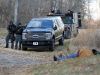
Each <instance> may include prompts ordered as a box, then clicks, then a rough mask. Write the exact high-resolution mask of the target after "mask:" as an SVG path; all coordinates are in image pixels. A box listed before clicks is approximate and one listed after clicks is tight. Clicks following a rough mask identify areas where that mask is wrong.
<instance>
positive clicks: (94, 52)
mask: <svg viewBox="0 0 100 75" xmlns="http://www.w3.org/2000/svg"><path fill="white" fill-rule="evenodd" d="M99 54H100V52H99V51H97V50H95V49H92V50H86V49H80V50H79V51H78V52H76V53H74V54H72V55H69V56H66V57H62V54H60V55H59V58H57V57H56V56H55V55H54V56H53V59H54V61H59V60H65V59H70V58H77V57H83V56H90V55H99Z"/></svg>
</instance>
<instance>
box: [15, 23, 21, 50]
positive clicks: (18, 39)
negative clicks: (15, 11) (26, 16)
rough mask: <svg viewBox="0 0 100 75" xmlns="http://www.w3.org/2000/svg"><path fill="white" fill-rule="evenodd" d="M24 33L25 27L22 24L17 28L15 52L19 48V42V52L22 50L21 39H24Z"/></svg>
mask: <svg viewBox="0 0 100 75" xmlns="http://www.w3.org/2000/svg"><path fill="white" fill-rule="evenodd" d="M22 32H23V27H22V25H21V23H19V24H18V26H17V27H16V32H15V34H16V39H15V50H17V48H18V42H19V48H18V49H19V50H21V39H22Z"/></svg>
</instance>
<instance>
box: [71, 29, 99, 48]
mask: <svg viewBox="0 0 100 75" xmlns="http://www.w3.org/2000/svg"><path fill="white" fill-rule="evenodd" d="M71 45H74V46H95V47H99V48H100V29H84V30H83V31H82V33H80V34H79V35H78V36H77V37H76V38H75V40H74V41H72V42H71Z"/></svg>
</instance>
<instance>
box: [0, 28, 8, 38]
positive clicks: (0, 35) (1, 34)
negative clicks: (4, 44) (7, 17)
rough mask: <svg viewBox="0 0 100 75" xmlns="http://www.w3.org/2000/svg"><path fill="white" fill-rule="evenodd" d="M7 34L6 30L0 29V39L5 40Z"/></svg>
mask: <svg viewBox="0 0 100 75" xmlns="http://www.w3.org/2000/svg"><path fill="white" fill-rule="evenodd" d="M7 34H8V31H7V29H6V28H0V38H5V37H6V36H7Z"/></svg>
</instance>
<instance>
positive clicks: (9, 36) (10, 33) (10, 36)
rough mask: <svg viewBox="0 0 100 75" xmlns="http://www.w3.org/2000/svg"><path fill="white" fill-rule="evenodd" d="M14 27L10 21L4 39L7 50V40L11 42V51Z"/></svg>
mask: <svg viewBox="0 0 100 75" xmlns="http://www.w3.org/2000/svg"><path fill="white" fill-rule="evenodd" d="M15 28H16V26H15V25H14V24H13V21H10V24H9V25H8V27H7V30H8V31H9V33H8V35H7V37H6V47H5V48H8V45H9V39H10V40H11V48H12V49H13V47H14V40H15V38H14V31H15Z"/></svg>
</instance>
